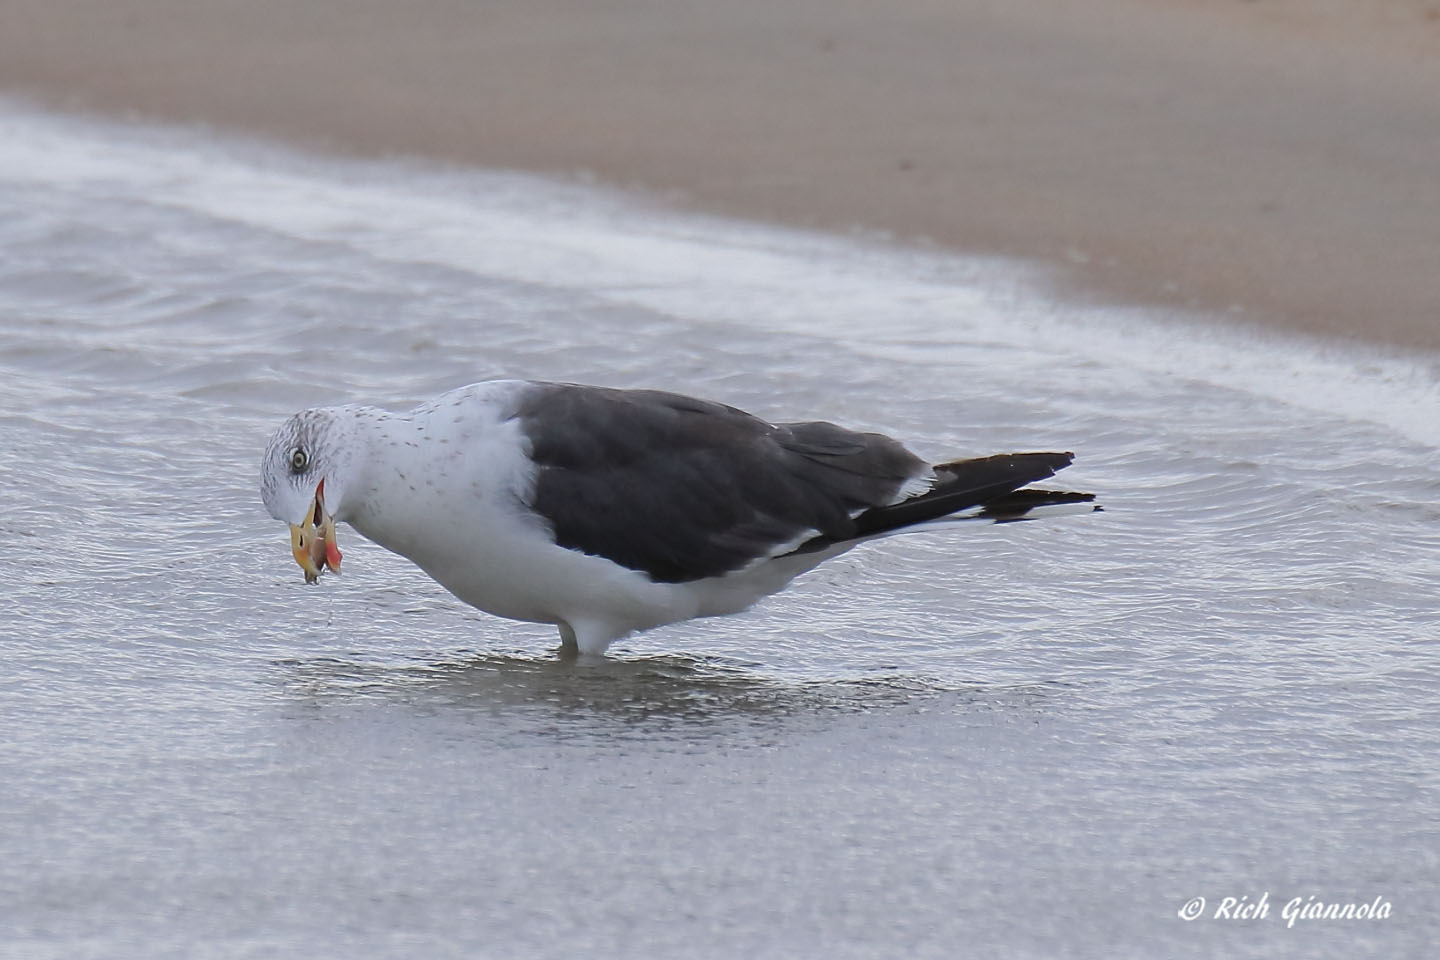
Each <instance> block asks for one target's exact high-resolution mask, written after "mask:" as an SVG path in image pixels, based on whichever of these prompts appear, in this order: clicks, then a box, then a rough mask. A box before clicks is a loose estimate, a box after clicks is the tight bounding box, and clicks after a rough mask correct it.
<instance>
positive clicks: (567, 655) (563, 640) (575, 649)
mask: <svg viewBox="0 0 1440 960" xmlns="http://www.w3.org/2000/svg"><path fill="white" fill-rule="evenodd" d="M556 626H558V627H559V628H560V646H559V647H557V648H556V650H555V652H556V653H558V654H559V655H560V659H561V660H574V659H575V658H576V657H578V656H580V645H579V644H577V643H576V642H575V631H574V630H572V629H571V628H570V624H568V623H566V622H565V621H563V620H562V621H560V623H558V624H556Z"/></svg>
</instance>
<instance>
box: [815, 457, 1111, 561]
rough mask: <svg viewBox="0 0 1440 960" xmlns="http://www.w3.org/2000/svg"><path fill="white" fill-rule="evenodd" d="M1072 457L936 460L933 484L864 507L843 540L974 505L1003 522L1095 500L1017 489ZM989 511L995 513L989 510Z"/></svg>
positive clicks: (819, 545) (820, 543) (827, 540)
mask: <svg viewBox="0 0 1440 960" xmlns="http://www.w3.org/2000/svg"><path fill="white" fill-rule="evenodd" d="M1074 460H1075V454H1073V453H1069V452H1065V453H1056V452H1049V453H1004V454H999V455H996V456H993V457H979V458H976V459H972V460H954V461H951V462H950V463H941V464H936V466H935V475H936V483H935V486H934V488H932V489H931V490H930V491H929V492H927V493H924V494H921V495H920V496H918V497H911V498H910V499H909V500H904V501H901V502H900V503H896V504H892V505H890V506H887V507H876V508H875V509H873V510H867V511H865V512H864V513H862V514H860V515H859V516H858V517H856V518H855V532H854V535H853V536H851V537H847V538H844V539H846V540H852V539H853V540H859V539H864V538H866V537H873V536H877V535H879V534H883V533H888V532H890V531H892V530H898V529H900V528H902V527H909V526H913V525H915V524H917V523H925V522H926V521H928V520H938V519H940V518H941V517H946V516H949V515H950V514H952V513H958V512H960V511H961V510H969V509H971V508H973V507H984V508H985V510H986V512H987V513H988V515H989V516H990V517H993V518H994V519H996V520H1005V519H1018V518H1019V517H1021V516H1023V515H1024V514H1025V513H1027V512H1028V511H1029V510H1031V509H1033V508H1034V507H1037V506H1044V505H1048V504H1051V503H1088V502H1090V501H1093V500H1094V499H1095V496H1094V494H1089V493H1071V492H1062V491H1052V490H1021V489H1020V488H1021V487H1024V486H1025V485H1026V484H1028V483H1034V482H1036V481H1037V480H1044V479H1046V478H1047V477H1053V476H1054V475H1055V474H1056V472H1057V471H1060V470H1063V469H1065V468H1066V467H1068V466H1070V464H1071V463H1073V462H1074ZM992 509H993V511H994V512H993V513H989V511H991V510H992ZM984 515H986V514H982V516H984ZM839 542H841V540H840V539H839V538H832V537H823V536H822V537H816V538H815V539H814V540H811V541H809V542H807V543H805V544H802V545H801V546H800V548H799V549H798V550H796V551H795V552H796V553H809V552H811V551H814V550H821V549H824V548H825V547H827V546H830V545H831V544H834V543H839Z"/></svg>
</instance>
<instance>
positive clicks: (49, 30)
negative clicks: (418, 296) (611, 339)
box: [0, 0, 1440, 349]
mask: <svg viewBox="0 0 1440 960" xmlns="http://www.w3.org/2000/svg"><path fill="white" fill-rule="evenodd" d="M1437 90H1440V0H1374V2H1365V0H1254V2H1238V0H1236V2H1220V0H1213V2H1207V3H1194V2H1181V0H1171V2H1164V3H1143V2H1141V0H1103V2H1100V3H1096V4H1086V5H1064V4H1055V3H1053V2H1044V0H948V2H943V3H942V2H939V0H899V2H897V3H892V4H887V5H884V6H883V8H882V7H880V6H875V5H871V4H866V3H860V2H851V0H834V2H821V0H772V2H769V3H760V2H753V0H738V2H736V3H733V4H724V5H720V4H717V5H708V6H699V5H696V6H690V5H679V4H675V3H673V2H665V0H621V2H618V3H614V4H607V5H605V7H604V8H603V9H600V8H598V7H596V6H595V5H593V4H585V3H583V2H581V0H548V2H543V3H524V2H521V0H499V2H495V3H487V4H484V5H480V4H472V3H466V2H463V0H415V2H412V3H407V4H396V3H393V2H385V0H283V2H282V0H251V2H246V3H241V2H237V0H48V2H47V0H9V2H7V3H6V4H5V6H4V8H3V9H0V93H8V94H18V95H22V96H26V97H30V98H32V99H35V100H37V101H39V102H40V103H42V104H45V105H48V106H52V107H58V108H61V109H80V110H86V111H98V112H103V113H119V114H123V115H134V116H139V117H143V118H146V119H156V120H166V121H179V122H184V123H208V124H215V125H219V126H225V127H230V128H234V129H237V130H241V131H245V132H249V133H255V134H260V135H263V136H271V137H278V138H283V139H286V140H290V141H293V142H296V143H299V144H301V145H303V146H308V147H318V148H321V149H326V150H332V151H342V152H357V153H363V154H409V155H418V156H429V157H434V158H437V159H442V160H446V161H455V162H461V163H467V164H476V165H480V166H485V167H501V168H516V169H526V170H534V171H538V172H545V173H557V174H561V175H569V174H574V173H577V172H586V173H593V174H594V175H595V176H597V177H599V178H601V179H602V180H604V181H607V182H610V183H613V184H617V185H620V186H624V187H640V188H644V189H646V190H648V191H652V192H654V193H657V194H658V195H659V196H661V197H662V198H663V199H665V200H667V201H669V202H670V203H672V204H674V205H676V206H679V207H682V208H693V209H697V210H705V211H713V212H718V213H723V214H732V215H737V216H742V217H750V218H757V219H762V220H773V221H779V222H783V223H790V224H795V225H799V226H804V227H813V228H819V229H826V230H847V229H862V230H867V231H879V232H883V233H886V234H888V235H890V236H893V237H894V238H895V239H897V240H900V241H905V242H912V241H920V242H927V241H928V242H933V243H936V244H940V245H943V246H946V247H953V248H955V249H957V250H960V251H963V252H966V253H976V254H1000V255H1006V256H1017V257H1022V258H1026V259H1032V260H1037V261H1040V262H1042V263H1050V264H1054V265H1057V266H1059V267H1061V268H1063V271H1064V276H1065V277H1066V278H1067V283H1068V288H1067V293H1069V294H1070V295H1074V296H1085V295H1094V296H1096V297H1104V298H1111V299H1114V298H1119V299H1124V300H1131V301H1139V302H1142V303H1153V304H1157V305H1161V306H1172V307H1182V308H1188V309H1199V310H1203V311H1208V312H1215V313H1218V314H1221V315H1224V316H1228V317H1232V318H1234V319H1237V320H1239V321H1242V322H1254V323H1260V324H1274V325H1281V326H1288V327H1291V328H1294V329H1300V330H1305V331H1308V332H1313V333H1318V334H1322V335H1331V336H1338V337H1350V338H1358V339H1364V340H1373V341H1380V342H1385V343H1391V344H1395V345H1399V346H1402V347H1406V346H1409V347H1422V348H1429V349H1437V348H1440V96H1436V95H1435V91H1437Z"/></svg>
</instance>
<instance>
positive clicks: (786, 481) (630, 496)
mask: <svg viewBox="0 0 1440 960" xmlns="http://www.w3.org/2000/svg"><path fill="white" fill-rule="evenodd" d="M516 416H517V417H518V418H519V420H520V424H521V428H522V430H523V431H524V433H525V434H526V436H527V437H528V439H529V443H530V451H529V452H530V457H531V459H532V460H533V461H534V463H535V465H536V468H537V474H536V482H535V489H534V493H533V496H532V498H531V501H530V503H529V504H528V506H529V507H530V508H531V509H533V510H534V511H535V512H536V513H537V514H539V515H540V516H541V517H542V518H544V520H545V521H546V523H548V524H549V526H550V528H551V529H552V530H553V531H554V534H555V540H556V542H557V543H558V544H560V546H562V547H566V548H568V549H572V550H579V551H582V552H584V553H589V554H595V555H597V556H602V557H605V558H607V559H609V560H612V561H614V562H615V563H618V564H620V565H621V566H624V567H628V568H629V569H632V570H638V571H641V572H643V573H646V574H648V575H649V576H650V577H651V578H652V579H654V580H657V581H663V582H668V583H680V582H685V581H689V580H699V579H702V578H705V577H714V576H719V575H721V574H724V573H728V572H730V571H732V570H738V569H740V568H741V567H744V566H745V565H747V564H749V563H751V562H752V561H754V560H756V559H759V558H763V557H769V556H774V555H776V554H777V553H783V552H785V550H789V549H792V548H793V547H795V546H796V545H798V544H799V543H800V542H802V541H804V540H807V539H810V538H813V537H823V538H826V539H827V540H830V541H832V542H833V541H840V540H845V539H849V538H851V537H854V536H856V535H857V527H856V523H855V517H856V516H857V515H861V514H863V513H864V511H866V510H869V509H871V508H874V507H881V506H885V505H888V504H891V503H893V502H894V500H895V499H896V496H897V494H898V492H899V491H900V490H901V488H902V487H903V486H904V485H905V484H906V483H907V482H909V481H913V480H916V479H917V478H920V477H925V476H928V475H929V472H930V467H929V465H928V464H926V463H925V462H924V461H923V460H921V459H920V458H919V457H917V456H915V455H914V454H912V453H911V452H910V451H908V450H906V449H905V448H904V447H903V446H901V445H900V443H898V442H897V441H895V440H892V439H890V438H889V437H885V436H881V435H880V434H875V433H856V432H854V431H851V430H845V429H843V428H841V427H837V426H835V425H834V424H831V423H782V424H769V423H766V422H765V421H763V420H760V419H758V418H756V417H753V416H751V415H750V414H748V413H745V412H744V411H742V410H737V409H735V408H734V407H727V406H725V405H723V404H719V403H710V402H707V401H704V400H696V399H694V398H691V397H685V396H680V395H678V394H673V393H663V392H660V391H654V390H611V389H605V388H600V387H585V386H579V385H576V384H558V383H537V384H534V385H532V386H531V388H530V389H528V390H527V391H526V392H525V393H524V394H523V395H522V396H521V397H520V399H519V403H518V406H517V408H516Z"/></svg>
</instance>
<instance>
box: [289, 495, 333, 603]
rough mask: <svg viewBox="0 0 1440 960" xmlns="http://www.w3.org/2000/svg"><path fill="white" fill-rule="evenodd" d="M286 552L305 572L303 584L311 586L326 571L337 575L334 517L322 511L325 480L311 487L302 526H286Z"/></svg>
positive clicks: (299, 524) (298, 524) (297, 524)
mask: <svg viewBox="0 0 1440 960" xmlns="http://www.w3.org/2000/svg"><path fill="white" fill-rule="evenodd" d="M290 552H291V553H292V554H293V555H294V556H295V562H296V563H298V564H300V569H301V570H303V571H305V582H306V583H314V582H316V581H317V580H319V579H320V574H322V573H324V572H325V571H326V570H329V571H330V572H332V573H339V572H340V547H339V546H338V545H337V544H336V542H335V518H334V517H332V516H330V514H329V513H327V512H326V510H325V481H324V480H321V481H320V484H319V485H318V486H317V487H316V488H315V502H314V503H313V504H311V506H310V509H309V510H308V511H307V512H306V514H305V520H304V522H302V523H292V524H290Z"/></svg>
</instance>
